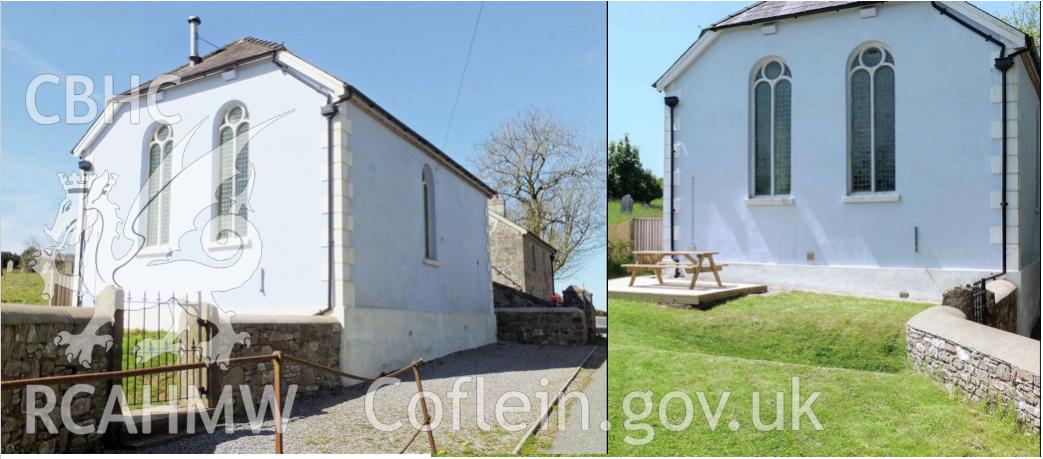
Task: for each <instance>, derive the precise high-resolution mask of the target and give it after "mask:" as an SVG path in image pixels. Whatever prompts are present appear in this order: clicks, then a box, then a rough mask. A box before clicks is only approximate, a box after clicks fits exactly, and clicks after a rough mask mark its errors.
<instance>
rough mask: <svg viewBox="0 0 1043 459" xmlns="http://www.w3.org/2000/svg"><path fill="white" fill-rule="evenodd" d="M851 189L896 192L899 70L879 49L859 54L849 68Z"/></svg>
mask: <svg viewBox="0 0 1043 459" xmlns="http://www.w3.org/2000/svg"><path fill="white" fill-rule="evenodd" d="M848 82H849V85H850V86H849V89H848V94H849V99H850V100H849V101H848V110H850V114H849V122H850V128H849V131H848V137H849V141H848V144H849V145H848V150H849V154H850V158H849V161H848V163H849V164H850V168H851V170H850V172H849V173H850V177H851V183H850V188H851V190H850V191H851V192H852V193H857V192H877V191H894V190H895V69H894V58H893V57H892V56H891V52H890V51H888V50H886V49H884V48H883V47H881V46H878V45H869V46H866V47H864V48H863V49H861V50H859V51H858V52H857V53H855V55H854V56H853V57H852V59H851V63H850V64H849V65H848Z"/></svg>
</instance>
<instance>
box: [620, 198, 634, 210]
mask: <svg viewBox="0 0 1043 459" xmlns="http://www.w3.org/2000/svg"><path fill="white" fill-rule="evenodd" d="M619 210H620V211H622V212H623V213H624V214H632V213H634V198H632V197H630V195H629V194H628V195H626V196H623V199H620V200H619Z"/></svg>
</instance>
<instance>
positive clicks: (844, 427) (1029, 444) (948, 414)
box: [609, 292, 1040, 456]
mask: <svg viewBox="0 0 1043 459" xmlns="http://www.w3.org/2000/svg"><path fill="white" fill-rule="evenodd" d="M610 306H611V308H612V334H611V336H610V338H609V349H610V355H611V358H610V359H609V374H611V375H612V377H611V379H610V381H609V407H610V409H609V416H610V418H611V421H612V426H613V429H612V430H610V431H609V451H610V452H611V453H612V454H613V455H623V456H626V455H701V456H735V455H740V456H742V455H750V456H765V455H774V456H832V455H840V456H847V455H871V456H910V455H914V456H919V455H923V456H957V455H959V456H965V455H974V456H977V455H996V456H1006V455H1033V456H1034V455H1038V454H1039V452H1040V450H1039V436H1038V435H1037V434H1035V432H1029V431H1027V430H1025V429H1023V428H1021V427H1020V426H1018V425H1017V423H1016V422H1015V420H1014V415H1013V413H1012V412H1011V411H1009V410H1006V409H1004V408H1002V407H1000V408H988V407H985V406H979V405H977V404H972V403H970V402H967V401H965V400H964V399H963V398H962V396H960V395H950V394H949V393H948V392H947V391H946V390H945V388H944V387H943V386H942V385H940V384H938V383H936V382H935V381H933V380H931V379H929V378H928V377H927V376H925V375H921V374H919V373H917V372H915V371H914V370H913V369H911V368H910V366H909V365H908V364H907V363H906V357H905V327H904V324H905V322H906V321H907V320H908V319H909V318H910V317H912V316H913V315H915V314H916V313H917V312H919V311H920V310H922V309H924V308H926V307H928V306H929V305H925V304H916V303H908V302H896V301H879V300H865V299H858V298H850V297H841V296H831V295H817V294H809V293H801V292H790V293H784V294H778V295H771V296H759V295H758V296H748V297H745V298H741V299H738V300H734V301H731V302H727V303H723V304H720V305H718V306H716V307H714V308H712V309H710V310H707V311H699V310H682V309H672V308H666V307H663V306H658V305H655V304H650V303H641V302H630V301H610ZM793 378H799V394H800V396H799V403H798V406H800V404H803V403H806V402H807V401H808V400H809V398H810V397H811V396H812V394H813V393H816V392H817V393H818V396H817V398H816V399H815V401H814V402H813V403H812V404H811V405H810V406H811V409H812V411H813V413H814V415H815V417H816V418H817V421H818V423H819V424H820V425H821V427H822V430H818V429H816V428H815V427H814V424H813V423H812V422H811V420H810V418H809V417H807V416H802V417H800V418H799V419H800V424H801V428H800V429H799V430H796V429H794V428H793V424H792V421H793V418H794V413H795V411H797V410H795V407H794V406H793V404H792V401H793V398H794V393H795V392H796V391H795V390H794V386H793ZM634 391H651V394H650V395H651V400H652V402H653V403H652V406H653V409H652V410H651V412H650V414H649V416H648V418H646V419H644V420H643V421H635V419H636V418H633V417H632V418H630V421H631V422H630V427H631V429H630V430H628V428H627V421H628V417H627V415H626V414H625V411H624V409H623V408H624V403H623V401H624V398H625V397H626V396H627V394H629V393H632V392H634ZM672 391H680V392H683V393H685V394H686V395H687V396H688V397H689V398H690V399H691V400H692V406H693V411H692V412H693V418H692V420H691V422H690V424H689V425H688V426H686V427H685V428H682V429H677V430H671V429H669V428H668V426H669V425H673V426H674V427H675V428H676V425H678V424H683V422H684V420H685V411H686V410H685V406H684V401H683V399H682V398H675V399H673V400H671V401H670V403H668V404H666V405H665V414H666V417H665V418H662V419H661V418H660V408H661V402H662V400H663V397H664V395H666V394H667V393H669V392H672ZM699 393H702V394H703V398H702V399H700V398H699ZM725 394H727V395H725ZM755 394H757V395H755ZM780 394H781V396H782V398H781V399H778V398H777V397H778V396H779V395H780ZM725 397H727V398H725ZM722 399H723V400H724V402H723V403H722ZM755 399H756V402H755V401H754V400H755ZM704 402H705V406H703V403H704ZM780 402H781V403H780ZM719 403H721V404H720V405H719ZM644 405H645V403H643V401H641V400H640V399H637V400H634V401H632V402H631V403H630V407H631V408H632V410H631V411H632V412H633V413H636V414H641V413H642V410H643V409H644V408H645V406H644ZM779 412H781V413H782V417H781V419H782V421H783V422H782V423H781V424H778V425H777V426H776V425H775V424H774V423H773V421H776V420H777V416H778V414H779ZM704 413H709V414H711V415H713V414H719V421H718V422H717V423H716V424H715V425H713V426H712V427H711V424H712V423H711V422H710V421H708V420H707V418H706V416H705V414H704ZM664 420H665V421H664ZM643 423H647V424H648V425H649V426H650V428H651V431H652V432H653V433H654V438H653V439H652V440H651V441H649V442H648V443H647V444H644V445H634V444H632V443H633V442H632V441H631V442H628V441H627V437H628V436H629V437H630V438H631V440H633V439H644V438H647V434H648V432H646V431H643V430H636V429H640V427H639V425H640V424H643ZM758 425H761V426H762V427H763V426H764V425H771V426H773V427H772V429H770V430H762V429H761V428H758V427H757V426H758ZM776 427H777V428H776ZM733 428H734V430H733Z"/></svg>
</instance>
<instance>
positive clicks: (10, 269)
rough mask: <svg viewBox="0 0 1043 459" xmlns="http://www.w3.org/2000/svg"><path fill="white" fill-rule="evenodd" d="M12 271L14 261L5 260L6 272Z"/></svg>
mask: <svg viewBox="0 0 1043 459" xmlns="http://www.w3.org/2000/svg"><path fill="white" fill-rule="evenodd" d="M13 271H14V260H7V272H13Z"/></svg>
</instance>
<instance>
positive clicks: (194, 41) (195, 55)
mask: <svg viewBox="0 0 1043 459" xmlns="http://www.w3.org/2000/svg"><path fill="white" fill-rule="evenodd" d="M202 23H203V21H201V20H200V19H199V18H198V17H197V16H189V17H188V63H189V65H196V64H198V63H200V62H203V59H200V58H199V24H202Z"/></svg>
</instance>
